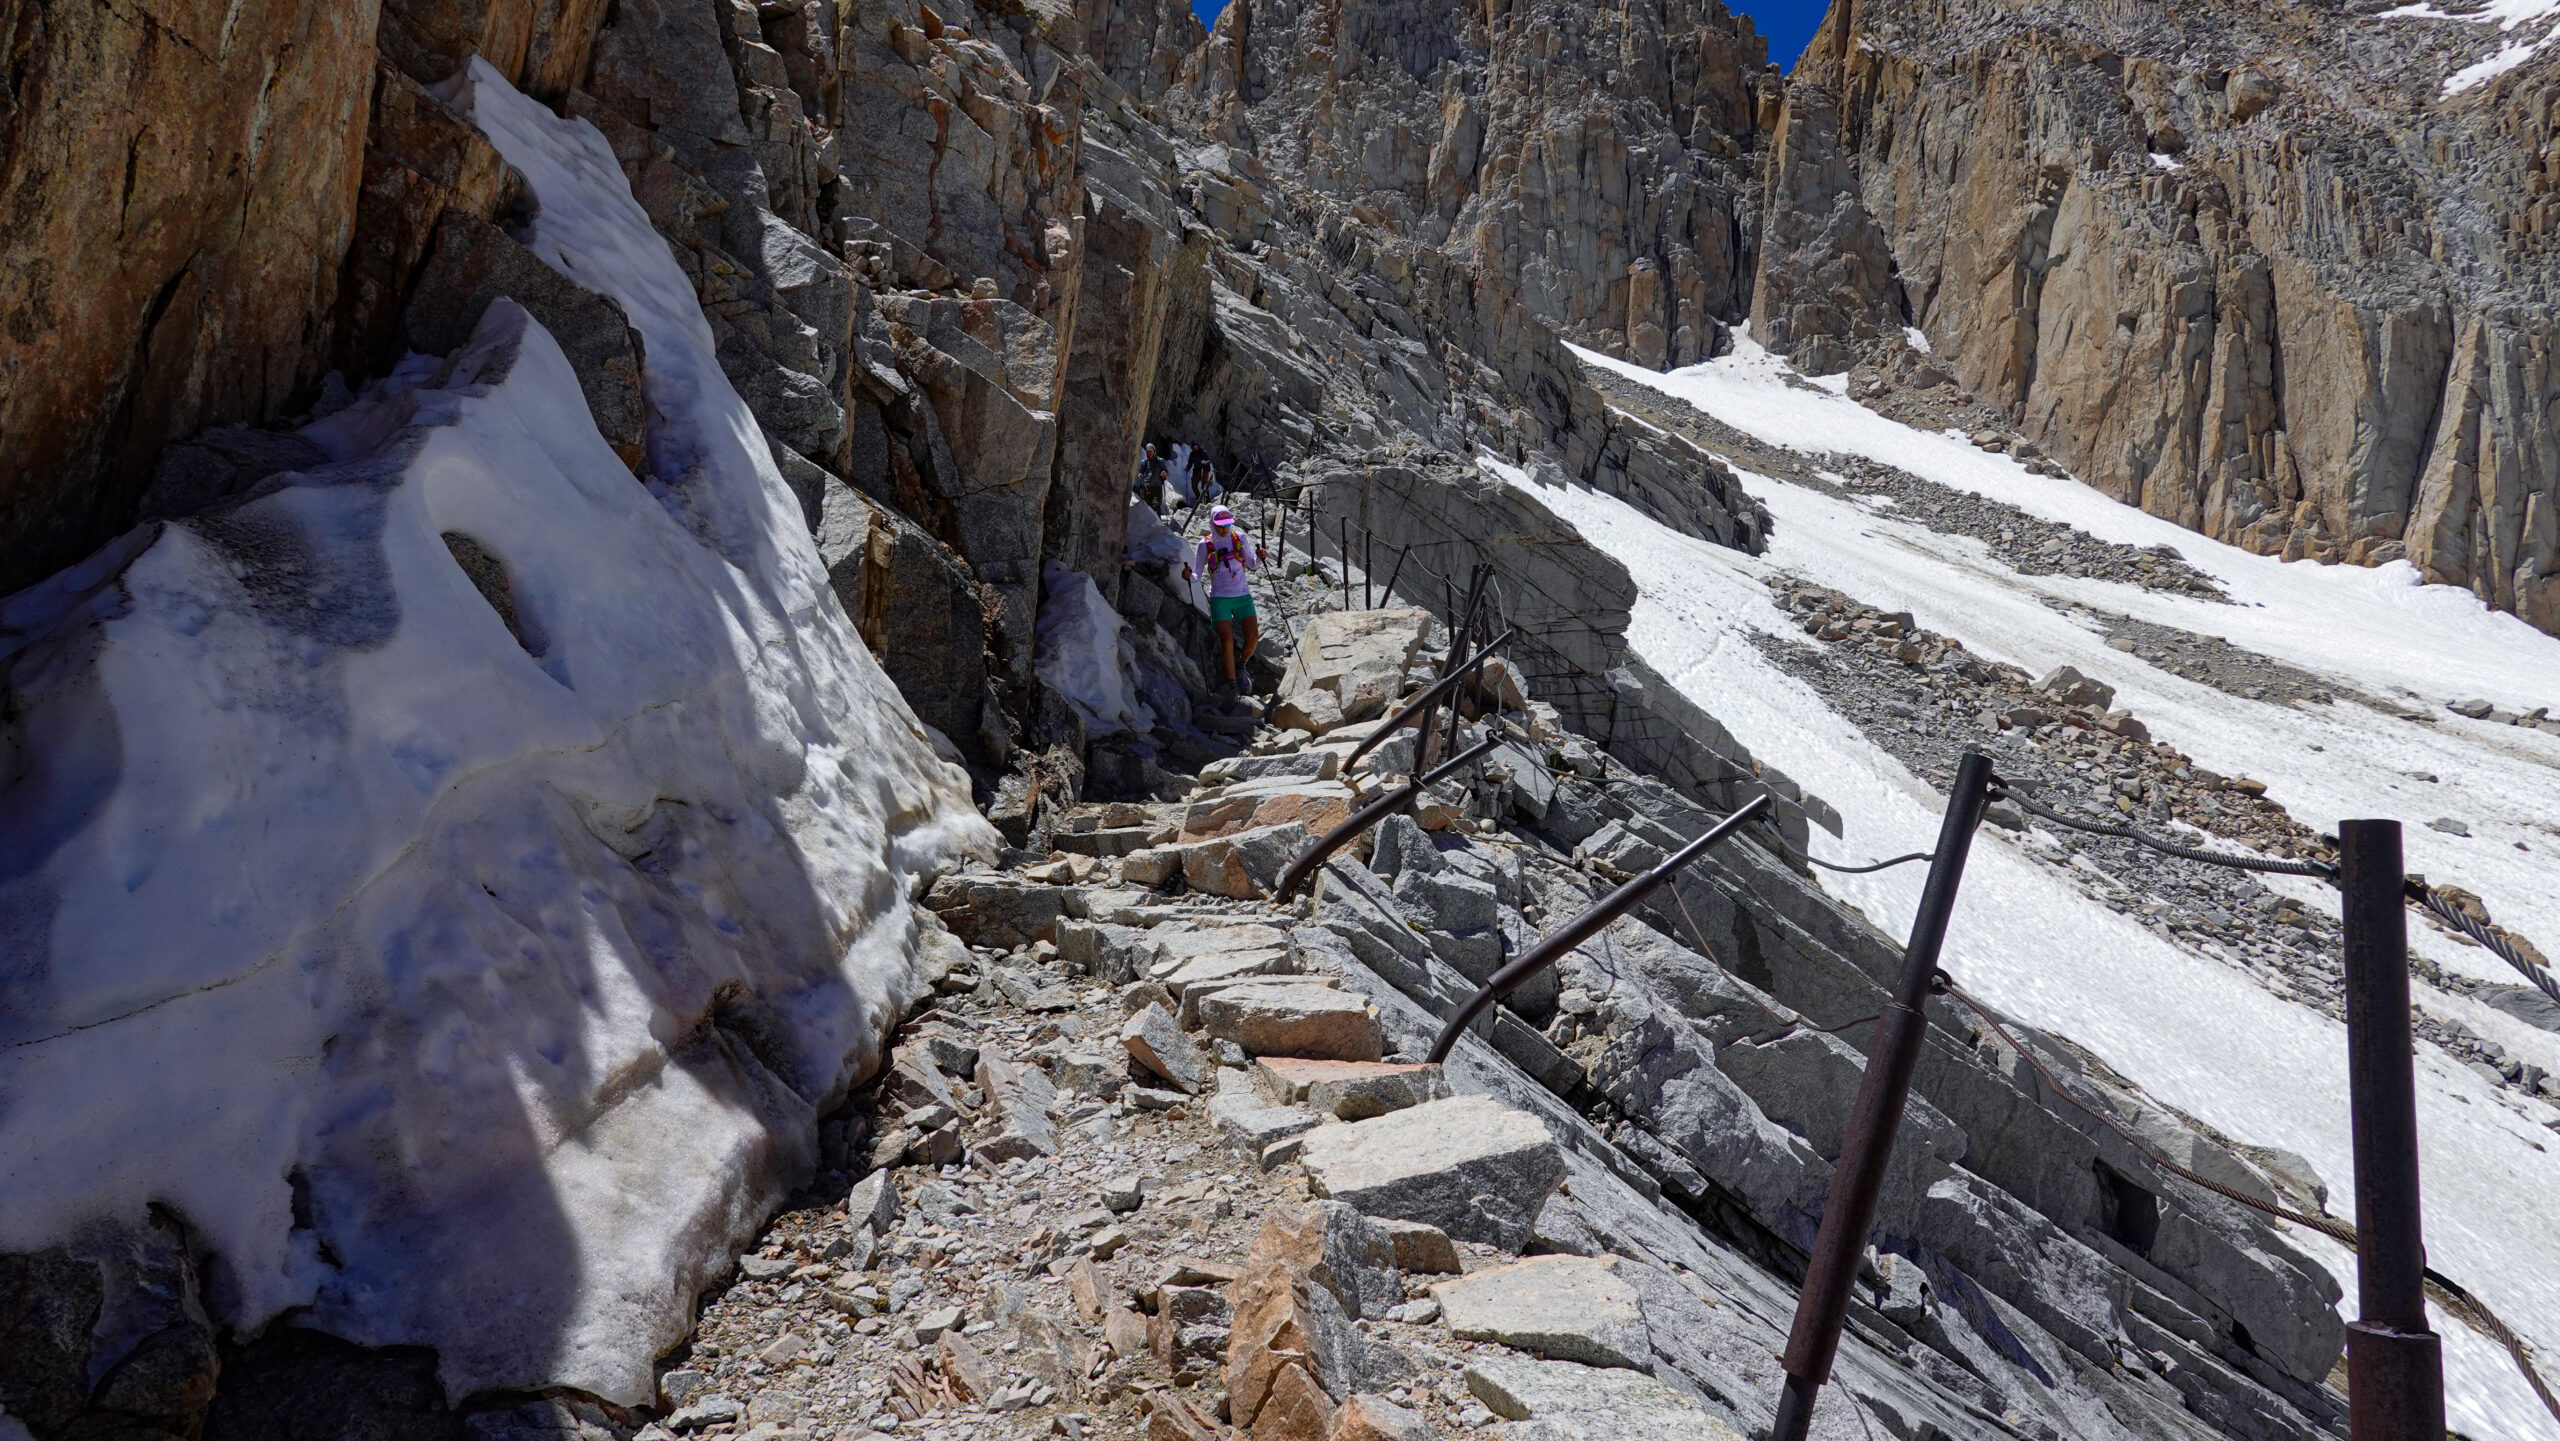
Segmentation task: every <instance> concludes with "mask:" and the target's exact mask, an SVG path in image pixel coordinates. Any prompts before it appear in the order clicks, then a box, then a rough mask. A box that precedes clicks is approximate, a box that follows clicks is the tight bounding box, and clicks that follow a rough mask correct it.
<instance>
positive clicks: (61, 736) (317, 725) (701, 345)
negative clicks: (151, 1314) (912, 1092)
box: [0, 60, 995, 1404]
mask: <svg viewBox="0 0 2560 1441" xmlns="http://www.w3.org/2000/svg"><path fill="white" fill-rule="evenodd" d="M448 93H449V95H450V96H451V98H452V99H453V100H454V101H455V102H456V104H457V105H458V106H459V107H460V108H462V109H464V111H465V113H467V114H470V115H471V116H472V117H473V118H474V120H475V121H476V123H477V124H478V125H479V126H480V128H481V129H482V131H483V132H484V133H486V134H487V135H489V137H490V138H491V140H492V141H493V143H495V144H496V146H497V147H498V149H499V150H500V152H501V153H502V154H504V155H505V156H506V158H507V159H508V160H509V161H510V162H511V163H512V164H514V165H515V167H516V168H517V169H518V170H520V171H522V172H523V173H524V175H525V177H526V179H527V181H528V182H529V185H530V188H531V190H532V192H533V195H534V196H535V198H536V199H537V200H538V202H539V204H540V211H539V214H538V216H537V218H536V220H535V221H534V224H533V229H532V232H531V235H530V236H529V243H530V244H531V245H532V246H533V248H534V249H535V250H536V252H537V253H539V254H541V255H542V256H543V257H544V259H545V260H546V261H548V262H549V263H551V264H552V265H554V266H555V267H557V268H559V269H561V270H562V271H564V272H566V273H568V274H570V275H572V276H573V277H575V278H576V279H578V280H580V281H581V282H583V283H585V284H587V285H589V286H591V287H593V288H595V289H598V290H601V291H603V292H605V293H607V294H610V295H612V296H614V297H615V299H617V300H618V301H620V302H621V304H622V305H623V307H624V309H625V311H626V312H627V313H628V314H629V315H630V316H631V319H632V322H633V324H634V325H635V326H636V327H637V328H638V329H639V330H640V332H641V334H642V336H643V337H644V339H645V341H646V343H647V354H648V374H647V377H646V383H647V394H648V398H649V400H650V402H651V404H652V406H653V408H654V410H655V412H656V422H657V423H656V424H653V425H652V427H651V470H652V477H651V479H650V480H649V481H648V483H647V484H645V485H644V484H642V483H641V482H640V481H637V480H635V479H634V478H633V476H632V474H631V472H630V470H628V469H627V468H625V467H624V465H623V464H622V462H621V461H620V460H619V459H617V458H616V457H615V455H614V453H613V452H612V450H611V449H610V448H608V447H607V445H606V444H605V442H604V440H603V438H602V437H601V436H600V435H598V434H597V432H596V429H595V427H594V425H593V423H592V421H591V420H590V419H589V417H588V413H587V410H586V406H585V402H584V399H583V398H582V395H581V392H580V389H579V385H578V380H577V376H576V375H575V373H574V372H573V371H572V370H571V368H570V365H569V363H568V361H567V359H566V357H565V356H564V355H563V354H562V352H561V350H560V348H559V346H558V345H557V344H556V343H555V342H554V341H553V340H552V338H551V337H550V336H549V335H548V334H547V333H545V332H544V331H543V330H542V328H541V327H540V326H539V325H537V324H535V323H533V321H532V320H531V318H530V317H529V316H527V315H526V314H525V312H524V311H523V310H522V309H521V308H519V307H517V306H516V305H515V304H513V303H512V302H507V301H500V302H497V303H494V304H492V305H491V306H490V307H489V310H488V312H487V313H486V314H485V315H484V316H483V318H482V320H481V322H480V325H479V328H478V330H477V332H476V333H475V335H474V337H473V339H472V341H471V342H470V344H469V345H468V346H466V347H465V348H464V350H463V351H461V352H459V353H457V355H456V356H455V357H454V358H453V359H452V360H451V361H450V362H445V361H437V360H433V359H429V358H424V357H413V358H411V359H410V360H409V361H408V362H406V363H404V364H403V366H402V367H401V369H400V371H399V373H398V374H397V375H395V376H394V377H393V378H392V379H391V380H390V381H389V382H387V383H384V384H380V385H376V386H374V387H371V388H370V389H369V392H368V395H367V396H366V397H365V398H364V399H363V400H362V401H360V402H359V404H358V405H357V406H356V407H354V408H353V409H352V410H351V411H348V412H343V413H342V414H341V415H339V416H337V417H333V418H332V420H331V422H329V423H328V424H326V425H323V426H320V427H315V430H314V436H315V439H318V440H320V441H321V442H322V444H323V446H324V448H326V449H327V450H329V451H330V452H331V453H332V455H333V456H335V457H336V459H335V460H334V461H333V462H332V463H331V464H329V465H326V466H322V467H319V468H317V469H315V470H313V471H311V472H310V473H308V474H300V475H285V476H280V477H277V478H275V479H274V480H272V481H270V482H269V483H268V484H267V485H266V486H265V487H263V488H262V490H261V492H260V493H258V494H256V495H255V496H254V497H253V498H251V499H248V500H245V501H242V502H240V503H237V504H234V505H231V506H228V507H225V508H221V509H217V510H215V511H212V512H208V513H206V514H203V515H199V516H195V517H191V518H189V519H186V520H181V521H176V522H172V523H169V524H167V525H165V526H158V527H148V528H145V529H143V530H139V531H136V532H135V533H133V534H132V535H130V536H128V537H126V538H124V539H123V540H120V541H118V542H117V543H115V544H113V545H111V546H109V547H108V548H107V549H106V550H104V551H102V552H101V553H100V555H99V556H98V557H95V558H93V560H92V561H91V562H88V563H84V564H83V565H81V566H77V567H74V568H73V569H72V570H70V571H67V572H64V573H63V574H62V575H59V576H56V577H54V578H53V579H52V580H50V581H47V582H45V583H43V584H41V585H39V586H37V587H35V588H34V589H32V590H30V591H28V592H24V593H22V594H21V595H19V596H17V597H13V598H12V599H11V600H10V601H8V602H7V603H6V606H5V614H0V627H5V630H6V632H7V633H8V636H9V639H8V641H7V647H8V649H7V651H6V653H5V656H0V661H5V664H6V665H7V667H8V673H7V678H6V679H7V686H8V689H9V690H10V692H11V694H12V699H13V703H14V705H15V707H16V714H15V715H14V716H13V717H12V721H11V725H12V730H13V732H14V733H13V735H12V737H11V739H12V741H13V742H14V743H15V744H14V746H13V749H14V750H15V752H16V754H17V755H19V756H20V758H21V760H20V768H19V770H18V772H17V773H16V774H15V775H13V776H12V777H11V778H10V779H9V780H8V782H7V783H6V784H7V788H8V794H7V796H6V797H5V800H0V854H6V855H8V856H10V857H12V858H13V863H12V865H11V866H10V868H9V870H10V874H8V875H7V877H6V878H5V879H0V912H5V913H6V915H7V916H8V918H9V919H8V923H7V924H6V925H5V926H0V1096H9V1097H15V1098H19V1099H20V1100H22V1101H25V1100H28V1099H30V1098H38V1097H40V1098H42V1103H41V1104H17V1105H12V1106H8V1107H6V1108H5V1109H0V1250H10V1251H15V1250H27V1249H35V1248H40V1247H45V1246H49V1245H53V1244H56V1243H59V1242H61V1241H62V1240H64V1239H65V1238H66V1237H68V1236H69V1235H70V1234H71V1233H72V1232H74V1231H75V1230H77V1229H78V1228H80V1227H82V1226H84V1225H87V1224H90V1223H93V1222H109V1223H117V1222H123V1223H132V1222H136V1221H139V1219H140V1218H141V1217H142V1215H143V1214H144V1212H145V1208H147V1207H149V1206H152V1205H166V1206H169V1207H171V1208H173V1209H174V1210H176V1211H177V1212H178V1213H179V1214H180V1215H182V1216H183V1217H184V1218H185V1220H186V1222H187V1223H188V1225H189V1226H190V1227H191V1228H192V1229H193V1231H194V1233H195V1235H196V1237H197V1238H198V1239H199V1240H200V1241H201V1242H202V1243H203V1244H205V1245H207V1246H208V1247H210V1248H211V1249H212V1250H213V1251H214V1252H216V1253H217V1254H219V1255H220V1257H221V1258H222V1262H223V1264H222V1266H221V1267H220V1268H218V1270H217V1272H216V1273H215V1274H216V1275H217V1277H218V1278H219V1283H218V1284H217V1285H216V1287H215V1289H214V1290H213V1292H212V1294H211V1296H210V1298H209V1301H210V1305H211V1307H212V1309H213V1311H214V1312H215V1315H216V1318H217V1320H218V1321H220V1322H221V1323H222V1324H224V1325H227V1326H230V1327H234V1328H239V1329H243V1330H246V1329H250V1328H254V1327H257V1326H259V1325H261V1324H263V1323H265V1322H267V1321H268V1320H270V1319H272V1318H273V1317H275V1316H276V1315H278V1314H279V1313H281V1312H283V1311H285V1310H287V1309H288V1308H296V1307H304V1308H308V1309H307V1311H305V1312H304V1315H303V1317H302V1322H301V1323H302V1324H306V1325H311V1326H316V1327H319V1328H321V1329H324V1330H327V1331H329V1332H331V1333H334V1334H336V1335H339V1336H342V1337H345V1338H347V1339H349V1340H352V1341H355V1342H357V1343H359V1344H365V1345H392V1344H402V1345H416V1346H427V1347H432V1348H434V1349H435V1350H436V1352H437V1354H438V1357H439V1364H440V1367H441V1379H442V1381H443V1384H444V1386H445V1388H446V1390H447V1391H448V1393H449V1394H451V1395H453V1396H456V1397H459V1396H462V1395H466V1394H470V1393H474V1392H480V1391H486V1390H489V1389H492V1388H506V1389H514V1390H527V1391H530V1390H539V1389H544V1388H549V1387H555V1386H568V1387H575V1388H579V1389H582V1390H586V1391H590V1392H593V1393H595V1394H597V1395H600V1396H603V1397H605V1398H607V1399H609V1400H612V1401H615V1402H618V1403H622V1404H635V1403H639V1402H643V1401H646V1400H648V1399H649V1398H650V1397H651V1394H652V1392H653V1389H654V1384H655V1383H654V1378H653V1374H652V1371H651V1361H652V1359H653V1358H654V1357H655V1356H657V1355H658V1354H660V1353H661V1352H663V1351H664V1350H665V1349H666V1348H667V1347H668V1346H669V1345H672V1344H673V1343H674V1342H675V1341H676V1340H678V1339H680V1338H681V1337H682V1336H683V1335H684V1334H685V1331H686V1329H687V1327H688V1326H689V1324H690V1320H691V1315H692V1305H693V1300H694V1297H695V1295H696V1294H697V1292H698V1290H699V1288H700V1287H702V1286H703V1285H706V1284H708V1283H709V1282H711V1281H712V1280H713V1279H715V1278H716V1277H717V1276H718V1275H719V1274H721V1273H722V1272H724V1271H725V1269H726V1267H727V1264H728V1257H729V1252H730V1250H731V1249H732V1248H733V1247H734V1246H735V1245H737V1244H738V1243H740V1242H742V1241H743V1240H745V1239H746V1238H747V1237H748V1236H750V1235H751V1234H752V1232H753V1228H754V1227H755V1225H756V1224H757V1222H758V1221H759V1220H760V1219H761V1210H762V1208H763V1207H764V1206H766V1205H769V1204H770V1203H771V1202H772V1201H774V1200H775V1199H777V1198H778V1197H779V1195H780V1194H781V1193H782V1191H783V1190H784V1189H785V1188H786V1186H787V1185H788V1184H789V1183H790V1182H792V1181H793V1180H794V1179H796V1178H797V1177H799V1176H801V1175H805V1174H806V1171H807V1169H808V1167H809V1164H810V1159H811V1157H810V1140H811V1136H812V1127H811V1124H810V1123H811V1121H812V1119H813V1117H814V1114H815V1113H816V1112H817V1111H818V1110H819V1109H822V1108H824V1107H825V1106H827V1105H829V1104H832V1102H833V1101H834V1099H835V1098H837V1097H839V1096H841V1095H842V1094H843V1092H844V1090H845V1089H846V1087H847V1086H848V1085H849V1084H850V1082H851V1081H852V1080H853V1078H854V1076H855V1075H856V1073H857V1072H858V1071H860V1070H861V1069H863V1068H866V1067H868V1066H869V1065H870V1064H872V1063H873V1062H874V1061H875V1060H876V1057H877V1054H878V1048H879V1042H880V1038H881V1037H882V1036H883V1035H884V1034H885V1033H886V1031H887V1029H888V1027H889V1026H890V1025H892V1024H893V1023H894V1021H895V1019H896V1016H897V1014H898V1012H899V1010H900V1009H901V1008H902V1006H903V1004H904V1003H905V1002H906V1000H907V999H908V998H909V997H910V996H911V995H912V994H913V993H914V991H915V990H916V988H917V987H918V986H920V984H921V980H920V977H919V976H918V974H917V968H916V964H915V959H914V957H915V949H916V944H917V931H918V927H919V924H920V922H919V919H918V915H917V912H916V911H915V910H914V909H913V908H911V906H910V904H909V901H908V897H909V896H910V895H911V894H912V893H913V891H914V888H915V887H916V886H917V885H919V884H920V881H921V878H922V877H924V876H926V875H927V874H929V873H930V872H931V871H933V870H934V869H936V868H937V867H940V866H942V865H945V864H948V863H949V862H950V861H951V860H952V859H953V858H955V857H956V856H958V855H959V854H961V853H963V852H964V851H969V850H991V849H992V848H993V846H994V844H995V836H994V834H993V832H992V830H991V829H990V828H989V827H988V826H987V825H986V823H985V822H984V820H983V819H981V818H980V817H979V816H978V815H977V814H976V812H975V811H974V810H973V809H971V807H970V804H969V796H968V789H967V783H966V778H965V776H963V775H962V774H961V773H960V772H959V771H958V770H957V768H955V767H952V766H950V765H948V764H945V763H944V762H942V761H939V760H937V759H936V758H935V757H934V755H933V752H932V749H931V747H930V745H929V743H928V741H927V739H926V737H925V736H924V734H923V732H922V730H921V728H920V727H919V725H918V724H917V722H916V720H915V719H914V717H913V715H912V713H911V712H909V710H908V709H907V707H906V705H905V704H904V702H903V701H902V700H900V698H899V697H898V694H897V692H896V690H895V688H894V687H893V686H891V684H890V683H889V681H888V680H887V678H886V677H885V676H884V675H882V673H881V671H880V669H879V667H878V665H877V664H876V663H874V662H873V660H872V658H871V656H870V655H869V653H868V652H867V651H866V650H865V649H864V647H863V646H862V644H861V642H860V640H859V639H858V638H857V637H856V636H855V635H854V633H853V630H852V627H851V625H850V624H849V623H848V622H847V620H846V619H845V617H844V614H843V611H842V609H841V607H840V606H839V605H838V604H837V603H836V601H835V600H834V598H833V596H832V594H831V593H830V592H829V590H828V588H827V585H826V577H825V573H824V570H823V568H822V566H821V564H820V562H819V560H818V556H817V553H816V549H815V547H814V545H813V543H812V542H811V540H810V538H809V535H808V531H807V528H806V526H805V525H804V524H803V523H802V521H801V519H800V514H799V509H798V506H797V503H796V501H795V500H794V499H793V497H792V496H791V493H790V491H789V490H788V488H787V487H786V486H785V485H784V483H783V481H782V477H781V476H780V474H779V473H778V472H776V471H775V469H774V467H773V463H772V460H771V458H770V456H769V455H768V454H767V452H766V450H765V446H764V443H763V440H762V438H761V435H760V433H759V432H758V431H757V429H756V426H755V422H754V419H753V417H752V416H750V415H749V414H748V412H747V409H746V407H745V405H744V404H743V402H741V401H740V400H739V399H738V397H737V395H736V393H735V392H734V391H733V390H732V389H731V388H730V386H729V384H728V382H727V380H726V379H725V378H724V377H723V376H722V374H721V372H720V369H719V366H718V364H717V363H716V361H715V359H714V358H713V355H712V345H711V336H710V331H709V328H708V326H707V325H705V323H704V322H703V319H702V315H701V312H700V310H699V308H698V307H697V305H696V304H695V302H694V299H693V290H692V287H691V285H690V284H689V283H688V282H687V281H686V279H685V277H684V274H683V272H682V271H681V270H680V269H678V268H677V266H676V263H675V260H674V257H673V255H672V254H671V253H670V252H669V251H668V249H667V245H666V242H665V241H664V240H662V239H660V238H659V237H658V236H657V234H656V233H655V231H654V230H652V229H651V227H650V225H649V222H648V219H647V217H646V216H645V215H644V214H643V213H642V212H641V210H640V208H639V206H638V205H637V204H636V203H634V201H633V200H632V197H631V195H630V192H629V189H628V187H627V185H626V184H625V182H624V180H623V176H622V172H621V169H620V167H619V166H618V165H617V164H616V163H615V161H614V158H613V154H612V151H611V149H610V147H609V146H608V145H607V144H606V142H605V140H604V138H603V137H602V136H601V135H600V134H598V133H597V132H596V130H595V129H594V128H593V127H592V126H590V125H588V124H587V123H586V122H584V121H568V120H562V119H560V118H558V117H556V116H554V115H551V114H550V113H549V112H547V111H545V110H543V109H542V108H541V107H540V106H538V105H535V104H534V103H533V102H531V101H528V100H526V99H524V98H523V97H522V96H520V95H518V94H516V93H515V92H514V91H513V90H512V89H511V88H509V87H508V86H507V85H506V83H505V81H504V80H502V79H500V78H499V77H498V76H497V75H496V73H495V72H494V71H491V70H490V69H489V68H488V67H487V66H486V65H484V64H482V63H481V62H478V61H476V60H475V61H474V62H473V63H472V66H471V68H470V70H469V71H468V72H467V73H466V74H465V75H464V76H463V77H461V78H460V79H459V80H458V81H457V82H456V83H455V84H454V85H453V86H452V87H451V88H450V89H449V91H448ZM510 619H512V621H513V625H512V626H510V624H509V620H510Z"/></svg>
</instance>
